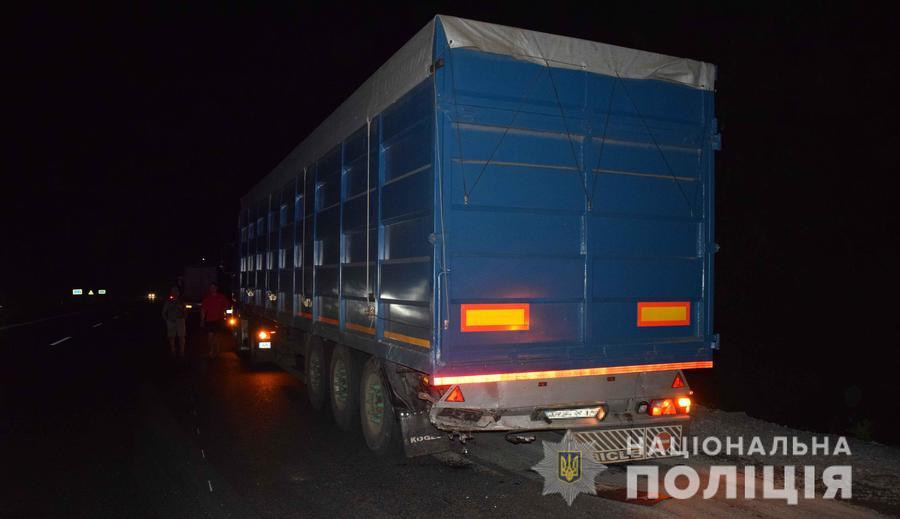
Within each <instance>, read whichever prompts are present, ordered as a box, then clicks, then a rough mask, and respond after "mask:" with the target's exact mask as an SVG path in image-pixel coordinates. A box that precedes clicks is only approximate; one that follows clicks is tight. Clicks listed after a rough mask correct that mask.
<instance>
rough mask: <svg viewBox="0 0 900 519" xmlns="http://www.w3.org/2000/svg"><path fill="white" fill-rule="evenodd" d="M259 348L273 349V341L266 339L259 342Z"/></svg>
mask: <svg viewBox="0 0 900 519" xmlns="http://www.w3.org/2000/svg"><path fill="white" fill-rule="evenodd" d="M259 349H261V350H271V349H272V342H271V341H266V342H261V343H259Z"/></svg>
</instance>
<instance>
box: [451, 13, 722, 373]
mask: <svg viewBox="0 0 900 519" xmlns="http://www.w3.org/2000/svg"><path fill="white" fill-rule="evenodd" d="M438 31H439V32H440V28H439V29H438ZM437 41H438V44H437V47H436V57H437V58H443V60H444V66H443V67H442V68H439V69H438V70H437V71H436V73H435V79H434V81H435V89H436V92H437V110H436V117H437V121H436V125H437V128H438V135H437V141H438V143H439V157H440V158H439V169H438V171H439V172H440V173H441V175H440V178H439V182H440V184H439V187H440V190H441V192H442V193H443V208H442V213H443V218H442V219H441V218H436V220H435V222H436V224H435V228H437V229H439V228H440V224H441V223H442V224H443V236H444V250H443V251H441V254H442V255H445V256H446V265H444V266H441V268H440V269H439V270H443V269H446V271H447V272H448V273H447V274H446V275H447V283H446V293H445V294H443V295H441V296H440V297H439V301H440V303H441V307H440V308H439V309H438V312H439V315H437V317H436V319H437V321H438V322H440V323H443V322H444V321H446V323H447V324H446V326H442V327H441V328H442V329H441V330H440V345H439V349H438V358H437V359H436V371H437V372H439V373H440V374H442V375H471V374H479V373H498V372H512V371H532V370H552V369H575V368H589V367H600V366H616V365H628V364H639V363H669V362H692V361H704V360H711V358H712V355H711V346H712V341H713V336H712V328H711V315H710V308H711V305H710V300H711V296H712V283H711V281H712V277H711V276H712V258H711V256H710V254H711V251H712V248H713V246H712V241H711V240H712V238H711V237H712V222H711V214H712V199H711V196H712V160H711V154H712V149H711V146H710V144H711V142H712V135H713V134H714V133H715V123H714V118H713V113H712V93H710V92H706V91H701V90H697V89H693V88H688V87H685V86H681V85H675V84H669V83H664V82H660V81H651V80H627V79H618V78H614V77H609V76H603V75H598V74H592V73H587V72H584V71H580V70H569V69H560V68H548V67H545V66H541V65H538V64H534V63H531V62H526V61H520V60H516V59H513V58H510V57H505V56H498V55H491V54H485V53H480V52H477V51H473V50H467V49H453V50H452V51H451V50H449V49H448V48H447V47H446V44H443V45H442V44H441V43H440V42H441V41H443V38H442V36H441V35H440V34H439V35H438V37H437ZM665 301H689V302H690V303H691V318H690V324H689V325H685V326H653V327H639V326H638V325H637V324H638V323H637V304H638V303H639V302H665ZM478 303H529V305H530V327H529V329H528V330H520V331H489V332H474V333H473V332H463V331H462V329H461V319H462V316H461V315H460V311H461V305H462V304H478Z"/></svg>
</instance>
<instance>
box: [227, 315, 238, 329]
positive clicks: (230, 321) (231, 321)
mask: <svg viewBox="0 0 900 519" xmlns="http://www.w3.org/2000/svg"><path fill="white" fill-rule="evenodd" d="M228 326H231V327H232V328H234V327H235V326H237V319H235V318H234V317H229V318H228Z"/></svg>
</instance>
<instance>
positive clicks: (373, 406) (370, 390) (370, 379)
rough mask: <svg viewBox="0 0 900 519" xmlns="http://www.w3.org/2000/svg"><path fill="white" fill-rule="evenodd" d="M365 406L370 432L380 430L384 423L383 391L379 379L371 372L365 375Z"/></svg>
mask: <svg viewBox="0 0 900 519" xmlns="http://www.w3.org/2000/svg"><path fill="white" fill-rule="evenodd" d="M365 408H366V422H367V424H368V427H369V429H370V430H371V431H372V432H378V431H380V430H381V427H382V425H383V424H384V392H383V390H382V386H381V380H380V379H379V377H378V375H376V374H373V373H370V374H369V375H368V376H367V377H366V394H365Z"/></svg>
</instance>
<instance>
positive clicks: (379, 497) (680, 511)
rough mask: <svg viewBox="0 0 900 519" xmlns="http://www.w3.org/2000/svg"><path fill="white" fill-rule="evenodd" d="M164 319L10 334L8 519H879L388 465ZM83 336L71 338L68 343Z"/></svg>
mask: <svg viewBox="0 0 900 519" xmlns="http://www.w3.org/2000/svg"><path fill="white" fill-rule="evenodd" d="M162 334H163V325H162V322H161V321H160V320H159V317H158V308H157V307H149V306H146V305H145V306H135V307H132V308H128V309H125V308H112V307H98V308H92V309H89V310H86V311H84V312H82V313H79V314H76V315H69V316H66V317H62V318H59V319H51V320H48V321H41V322H38V323H34V324H30V325H27V326H19V327H15V328H10V329H5V330H0V353H2V355H3V362H2V363H0V375H2V376H0V411H2V413H0V416H2V420H0V456H2V458H0V459H2V463H0V478H2V484H0V516H2V517H42V516H43V517H166V518H170V517H331V516H338V517H362V516H368V517H396V516H400V517H465V516H470V517H474V516H518V517H551V516H566V517H568V516H574V517H587V516H591V517H596V516H598V515H606V514H609V515H616V516H620V515H626V516H639V517H644V516H648V517H649V516H652V517H658V516H662V515H676V516H695V515H697V514H699V513H702V514H711V515H721V516H728V517H733V516H742V515H746V516H754V517H760V516H792V517H793V516H808V517H817V518H819V517H828V516H833V517H848V516H867V515H870V514H872V513H873V512H872V511H871V510H867V509H863V508H859V507H855V506H852V505H848V504H845V503H840V502H835V501H827V502H825V501H821V500H817V501H813V502H807V503H801V506H799V507H787V506H786V505H785V504H784V503H783V502H782V503H777V502H776V503H772V502H762V501H726V500H717V499H713V500H705V501H702V500H699V499H697V500H689V501H677V500H674V499H662V500H659V501H646V500H645V501H642V502H638V503H637V504H635V503H632V502H624V500H623V498H624V490H623V485H624V471H623V469H622V468H621V467H616V468H610V469H609V470H607V471H606V472H604V473H603V474H602V475H601V477H600V478H599V480H598V482H599V485H598V488H599V489H600V490H601V492H600V493H601V496H600V497H596V496H579V497H578V498H577V499H576V500H575V502H574V504H573V506H571V507H569V506H567V505H566V504H565V502H564V501H563V500H562V499H561V497H560V496H558V495H549V496H543V495H542V494H541V492H542V488H543V485H542V482H541V479H540V476H539V475H537V474H536V473H534V472H533V471H531V470H529V467H531V466H532V465H534V464H535V463H536V462H537V461H538V460H539V459H540V457H541V447H540V445H539V442H538V443H536V444H532V445H527V446H513V445H510V444H508V443H507V442H505V441H504V440H503V439H502V437H496V436H494V437H485V438H480V439H478V440H477V441H476V442H475V443H474V444H473V445H471V446H470V448H469V456H468V457H467V459H466V460H465V463H461V464H460V463H454V462H453V461H458V460H452V459H451V460H448V459H445V458H436V457H425V458H417V459H413V460H407V459H400V458H388V459H384V458H378V457H375V456H374V455H373V454H371V453H370V452H369V451H368V450H367V449H366V447H365V444H364V443H363V441H362V439H361V437H360V436H359V435H358V434H353V433H344V432H341V431H340V430H339V429H338V428H337V427H336V426H335V425H334V423H333V422H332V420H331V419H330V417H329V416H328V414H327V413H323V414H317V413H314V412H313V411H312V409H311V408H310V407H309V405H308V404H307V399H306V394H305V392H304V391H305V390H304V386H303V384H302V381H300V380H298V379H297V378H296V377H294V376H293V375H291V374H288V373H286V372H284V371H281V370H280V369H278V368H276V367H274V366H269V367H260V368H251V367H249V366H247V365H245V364H244V363H243V362H242V361H241V360H240V359H238V357H237V356H235V355H234V353H232V352H226V353H223V354H222V355H221V356H220V357H219V358H218V359H217V360H215V361H213V362H209V361H207V359H206V355H205V354H206V348H205V343H204V341H203V338H202V336H200V335H199V334H198V333H197V330H195V329H193V327H190V326H189V334H190V337H189V358H188V359H187V360H186V361H184V362H181V363H178V362H173V361H171V360H170V359H169V358H168V356H167V351H166V349H167V348H166V345H165V340H164V337H163V335H162ZM66 337H68V338H66Z"/></svg>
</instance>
